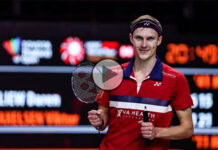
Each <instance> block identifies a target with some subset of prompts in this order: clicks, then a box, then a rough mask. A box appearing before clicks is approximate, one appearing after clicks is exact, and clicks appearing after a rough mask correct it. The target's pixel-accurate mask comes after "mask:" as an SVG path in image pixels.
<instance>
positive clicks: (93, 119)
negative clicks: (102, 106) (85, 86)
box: [88, 110, 104, 129]
mask: <svg viewBox="0 0 218 150" xmlns="http://www.w3.org/2000/svg"><path fill="white" fill-rule="evenodd" d="M102 115H103V112H102V110H91V111H89V112H88V119H89V122H90V123H91V125H92V126H93V127H95V128H96V129H99V128H102V127H103V126H104V121H103V119H102Z"/></svg>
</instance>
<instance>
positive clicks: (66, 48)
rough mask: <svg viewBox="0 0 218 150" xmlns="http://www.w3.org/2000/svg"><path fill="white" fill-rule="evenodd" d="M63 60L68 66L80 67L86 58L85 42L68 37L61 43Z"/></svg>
mask: <svg viewBox="0 0 218 150" xmlns="http://www.w3.org/2000/svg"><path fill="white" fill-rule="evenodd" d="M60 53H61V59H62V60H63V61H64V62H65V63H66V64H71V65H78V64H79V63H80V62H81V61H83V59H84V58H85V47H84V45H83V41H82V40H80V39H79V38H77V37H68V38H66V39H65V40H64V42H63V43H61V47H60Z"/></svg>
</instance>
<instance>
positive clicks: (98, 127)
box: [96, 119, 104, 130]
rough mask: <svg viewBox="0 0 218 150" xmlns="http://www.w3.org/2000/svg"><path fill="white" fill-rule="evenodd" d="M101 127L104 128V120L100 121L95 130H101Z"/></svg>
mask: <svg viewBox="0 0 218 150" xmlns="http://www.w3.org/2000/svg"><path fill="white" fill-rule="evenodd" d="M103 127H104V119H102V122H101V125H100V126H97V127H96V129H97V130H101V129H102V128H103Z"/></svg>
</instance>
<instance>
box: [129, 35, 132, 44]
mask: <svg viewBox="0 0 218 150" xmlns="http://www.w3.org/2000/svg"><path fill="white" fill-rule="evenodd" d="M129 40H130V42H131V43H132V33H129Z"/></svg>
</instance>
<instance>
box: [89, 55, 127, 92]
mask: <svg viewBox="0 0 218 150" xmlns="http://www.w3.org/2000/svg"><path fill="white" fill-rule="evenodd" d="M92 76H93V80H94V82H95V84H96V85H97V86H98V87H99V88H101V89H103V90H113V89H115V88H116V87H118V86H119V85H120V83H121V82H122V80H123V69H122V67H121V66H120V64H118V63H117V62H116V61H114V60H111V59H104V60H101V61H100V62H98V63H97V64H96V65H95V67H94V69H93V72H92Z"/></svg>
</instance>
